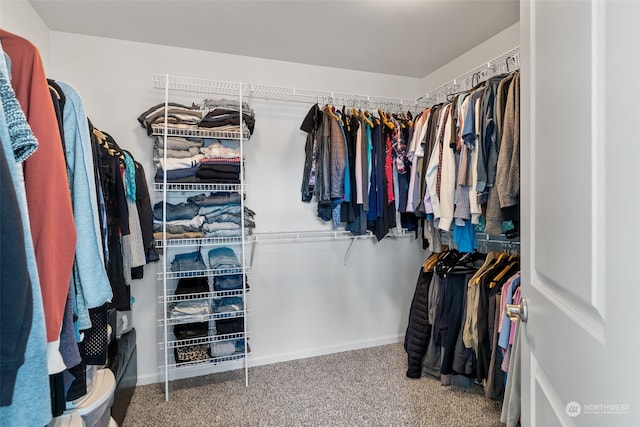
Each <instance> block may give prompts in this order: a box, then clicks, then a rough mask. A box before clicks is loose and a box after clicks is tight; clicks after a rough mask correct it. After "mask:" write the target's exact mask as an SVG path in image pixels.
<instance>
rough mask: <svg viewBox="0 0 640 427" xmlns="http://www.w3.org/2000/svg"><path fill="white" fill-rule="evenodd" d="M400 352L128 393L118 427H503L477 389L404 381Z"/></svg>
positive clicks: (494, 404)
mask: <svg viewBox="0 0 640 427" xmlns="http://www.w3.org/2000/svg"><path fill="white" fill-rule="evenodd" d="M406 367H407V358H406V353H405V351H404V349H403V348H402V344H390V345H385V346H380V347H372V348H367V349H362V350H355V351H348V352H343V353H335V354H330V355H326V356H319V357H314V358H308V359H300V360H294V361H290V362H282V363H276V364H271V365H265V366H257V367H253V368H249V387H245V382H244V370H237V371H230V372H223V373H218V374H212V375H207V376H201V377H197V378H189V379H184V380H177V381H173V382H171V383H170V386H169V387H170V388H169V390H170V399H169V401H168V402H166V401H165V400H164V384H152V385H147V386H142V387H138V388H136V390H135V392H134V395H133V398H132V400H131V404H130V406H129V410H128V412H127V416H126V418H125V421H124V424H123V426H122V427H132V426H188V427H197V426H225V427H226V426H438V427H440V426H465V427H466V426H478V427H480V426H482V427H485V426H503V424H501V423H500V407H501V402H499V401H493V400H490V399H487V398H485V397H484V395H483V394H482V393H483V390H482V388H481V387H479V386H477V387H476V388H472V389H462V388H458V387H455V386H449V387H445V386H442V385H441V384H440V381H439V380H437V379H435V378H424V377H423V378H420V379H410V378H407V377H406V376H405V372H406Z"/></svg>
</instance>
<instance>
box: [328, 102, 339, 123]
mask: <svg viewBox="0 0 640 427" xmlns="http://www.w3.org/2000/svg"><path fill="white" fill-rule="evenodd" d="M327 112H328V113H329V115H330V116H331V117H333V118H334V119H336V120H338V121H340V117H338V115H337V114H336V113H335V110H334V107H333V105H327Z"/></svg>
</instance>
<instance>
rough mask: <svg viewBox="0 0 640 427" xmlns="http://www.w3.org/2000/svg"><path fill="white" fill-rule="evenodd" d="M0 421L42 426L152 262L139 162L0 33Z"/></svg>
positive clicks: (21, 46)
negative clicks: (109, 313)
mask: <svg viewBox="0 0 640 427" xmlns="http://www.w3.org/2000/svg"><path fill="white" fill-rule="evenodd" d="M0 98H1V101H2V103H1V104H2V105H1V108H0V142H1V147H2V154H1V155H0V173H1V178H2V179H0V187H1V188H0V191H1V194H2V204H1V207H0V215H1V219H0V233H1V238H0V242H1V246H0V264H1V265H0V306H1V307H0V372H1V378H0V382H1V385H2V387H0V425H47V424H48V423H49V421H50V420H51V419H52V417H53V416H57V415H60V414H61V413H62V412H63V411H64V410H65V409H66V408H68V407H69V402H72V401H73V402H77V401H78V400H81V399H82V398H83V397H85V396H86V395H87V394H88V390H87V385H88V384H87V383H88V382H90V379H87V377H86V371H87V365H104V364H105V363H106V359H107V339H108V325H107V310H111V309H120V310H127V309H130V292H129V285H130V282H131V280H132V279H134V278H140V277H142V274H143V267H144V265H145V264H146V263H148V262H152V261H156V260H158V258H159V257H158V255H157V253H156V252H155V247H154V241H153V214H152V210H151V203H150V198H149V193H148V188H147V184H146V182H147V181H146V178H145V176H144V170H143V168H142V166H141V165H140V164H139V163H137V162H136V161H135V160H134V159H133V157H132V156H131V154H130V153H128V152H126V151H125V150H122V149H120V148H119V147H118V146H117V144H116V142H115V141H114V140H113V138H112V137H111V136H110V135H108V134H107V133H106V132H101V131H100V130H99V129H97V128H95V127H94V126H93V125H92V124H91V122H90V121H89V119H88V117H87V115H86V111H85V107H84V104H83V101H82V98H81V97H80V95H79V93H78V92H77V91H76V90H75V89H74V88H73V87H72V86H71V85H69V84H66V83H64V82H61V81H56V80H52V79H47V77H46V73H45V70H44V66H43V64H42V60H41V57H40V54H39V51H38V49H37V48H36V47H35V46H34V45H33V44H32V43H31V42H30V41H28V40H26V39H24V38H22V37H20V36H18V35H15V34H12V33H10V32H8V31H4V30H1V29H0Z"/></svg>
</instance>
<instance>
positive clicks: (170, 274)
mask: <svg viewBox="0 0 640 427" xmlns="http://www.w3.org/2000/svg"><path fill="white" fill-rule="evenodd" d="M250 270H251V268H250V267H237V268H216V269H206V270H192V271H167V272H165V273H163V272H159V273H158V280H162V279H163V278H165V279H182V278H186V277H210V276H228V275H230V274H242V273H249V272H250Z"/></svg>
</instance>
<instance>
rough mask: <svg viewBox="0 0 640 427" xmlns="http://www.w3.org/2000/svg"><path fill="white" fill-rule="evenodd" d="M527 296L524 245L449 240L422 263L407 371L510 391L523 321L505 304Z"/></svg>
mask: <svg viewBox="0 0 640 427" xmlns="http://www.w3.org/2000/svg"><path fill="white" fill-rule="evenodd" d="M519 300H520V260H519V256H518V254H517V253H515V252H499V251H494V250H491V251H489V252H488V253H486V254H483V253H479V252H466V253H465V252H460V251H458V250H456V249H452V248H448V247H445V248H444V250H443V251H442V252H440V253H433V254H432V255H430V256H429V257H428V258H427V259H426V260H425V261H424V263H423V265H422V266H421V267H420V271H419V275H418V280H417V283H416V290H415V293H414V296H413V300H412V302H411V308H410V312H409V322H408V326H407V330H406V334H405V340H404V348H405V350H406V352H407V361H408V368H407V372H406V375H407V377H410V378H420V377H422V376H428V377H435V378H439V379H440V381H441V383H442V384H443V385H457V386H460V387H472V386H474V384H481V385H482V386H483V387H484V391H485V395H486V396H487V397H489V398H492V399H502V398H503V396H504V395H505V384H506V379H507V373H508V372H509V368H510V366H509V365H510V355H511V349H512V346H513V342H514V337H515V327H516V326H515V325H516V324H514V323H512V321H511V320H510V318H509V317H508V315H507V313H506V312H505V308H504V307H505V304H512V303H513V304H517V303H519Z"/></svg>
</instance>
